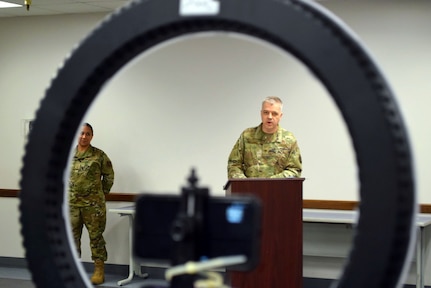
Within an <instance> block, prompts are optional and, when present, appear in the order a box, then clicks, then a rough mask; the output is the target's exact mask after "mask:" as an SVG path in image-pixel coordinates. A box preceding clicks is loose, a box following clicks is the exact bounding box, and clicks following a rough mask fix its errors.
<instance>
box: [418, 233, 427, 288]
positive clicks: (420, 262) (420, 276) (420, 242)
mask: <svg viewBox="0 0 431 288" xmlns="http://www.w3.org/2000/svg"><path fill="white" fill-rule="evenodd" d="M424 237H425V236H424V233H423V227H418V232H417V237H416V287H417V288H424V274H423V273H424V259H423V256H424V253H425V251H424V245H423V243H424V240H425V239H424Z"/></svg>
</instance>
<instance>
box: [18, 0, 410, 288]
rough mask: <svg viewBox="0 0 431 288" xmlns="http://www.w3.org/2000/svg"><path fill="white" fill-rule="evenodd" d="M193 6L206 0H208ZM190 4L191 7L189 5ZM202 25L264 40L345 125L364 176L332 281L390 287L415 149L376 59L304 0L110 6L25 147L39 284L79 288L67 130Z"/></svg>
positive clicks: (69, 64) (404, 236)
mask: <svg viewBox="0 0 431 288" xmlns="http://www.w3.org/2000/svg"><path fill="white" fill-rule="evenodd" d="M193 3H195V4H196V3H197V4H199V3H200V4H202V3H206V4H208V5H207V6H205V5H204V6H202V5H195V6H194V8H195V9H192V8H193V5H192V4H193ZM187 4H191V5H189V6H187ZM206 31H221V32H236V33H240V34H245V35H249V36H252V37H255V38H260V39H262V40H264V41H266V42H268V43H270V44H273V45H275V46H278V47H280V48H281V49H283V50H285V51H286V52H288V53H291V54H293V55H294V56H295V57H297V58H298V59H299V60H300V61H302V62H303V63H304V64H305V65H306V66H308V68H309V69H310V70H311V71H312V72H313V73H314V74H315V75H316V77H317V78H318V79H319V80H320V81H321V82H322V83H323V85H324V86H325V87H326V89H327V90H328V91H329V92H330V94H331V95H332V97H333V99H334V101H335V102H336V104H337V106H338V108H339V109H340V111H341V114H342V115H343V118H344V120H345V122H346V124H347V127H348V130H349V133H350V136H351V138H352V142H353V146H354V149H355V152H356V159H357V165H358V168H359V169H358V171H359V175H358V177H359V181H360V199H361V201H360V205H359V212H360V217H359V219H358V223H357V226H356V228H355V229H356V233H355V237H354V240H353V248H352V250H351V251H350V253H349V258H348V260H347V264H346V266H345V268H344V271H343V273H342V275H341V277H340V279H339V280H338V281H337V282H336V283H333V286H336V287H349V288H355V287H396V285H397V284H398V283H399V281H400V279H401V278H402V275H403V273H404V272H405V270H406V269H405V263H406V262H408V261H407V260H409V251H410V246H411V243H412V239H411V238H412V237H411V235H412V229H413V228H412V227H413V220H414V213H415V200H416V199H415V195H414V180H413V168H412V156H411V152H410V147H409V143H408V137H407V133H406V129H405V127H404V124H403V121H402V118H401V115H400V112H399V110H398V108H397V105H396V102H395V100H394V97H393V95H392V92H391V90H390V87H389V86H388V84H387V83H386V81H385V79H384V77H383V76H382V74H381V73H380V71H379V69H378V68H377V67H376V65H375V63H374V62H373V60H372V59H371V58H370V56H369V55H368V54H367V52H366V51H365V49H364V48H363V47H362V46H361V44H360V43H359V41H358V40H357V39H356V38H355V37H354V36H352V33H351V32H349V30H348V29H346V28H345V27H343V25H342V24H340V22H339V21H337V19H335V17H333V16H331V15H330V14H329V13H328V12H326V11H325V10H323V9H322V8H320V7H319V6H318V5H316V4H313V3H312V2H308V1H299V0H296V1H294V0H292V1H288V0H283V1H278V0H249V1H227V0H226V1H225V0H220V2H217V1H215V0H188V1H186V0H183V1H180V3H179V1H172V0H142V1H135V2H132V3H131V4H129V5H128V6H126V7H123V8H122V9H120V10H119V11H118V12H116V13H114V14H112V15H110V16H109V18H107V19H106V20H105V21H104V22H102V23H101V24H100V26H99V27H97V28H96V29H95V30H94V31H93V32H91V34H90V35H89V36H88V37H87V38H86V39H84V40H83V41H82V42H81V43H80V45H79V46H78V47H77V48H76V49H75V50H74V51H73V52H72V54H71V56H70V57H69V58H68V59H67V60H66V61H65V63H64V65H63V67H61V68H60V69H59V71H58V74H57V75H56V76H55V78H54V79H53V81H52V83H51V86H50V87H49V89H48V90H47V91H46V95H45V98H44V99H43V100H42V102H41V105H40V108H39V109H38V111H37V113H36V119H35V122H34V126H33V129H32V131H31V133H30V135H29V141H28V143H27V145H26V150H25V156H24V164H23V168H22V171H21V174H22V178H21V182H20V185H21V194H20V198H21V199H20V201H21V202H20V213H21V217H20V221H21V224H22V235H23V237H24V247H25V250H26V258H27V260H28V266H29V269H30V270H31V272H32V275H33V281H34V283H35V284H36V286H37V287H44V288H50V287H53V288H54V287H55V288H59V287H73V288H76V287H85V286H86V285H87V282H86V281H84V280H83V279H82V277H81V275H80V268H79V265H78V264H77V263H76V261H75V259H74V254H73V252H72V251H73V249H72V248H71V247H70V243H69V241H68V234H67V233H68V231H66V228H65V227H68V225H67V224H66V220H67V218H66V217H65V215H64V214H65V212H64V206H63V205H65V203H64V202H65V201H64V200H65V192H64V191H65V182H66V181H65V180H64V179H66V178H67V177H66V176H67V175H65V168H66V165H67V163H68V157H69V153H70V147H71V146H72V143H73V141H74V139H75V135H74V132H73V131H76V130H77V129H78V127H79V125H80V124H81V121H82V118H83V116H84V115H85V113H86V111H87V109H88V108H89V106H90V104H91V103H92V101H93V100H94V99H95V97H96V95H97V93H98V92H99V91H100V89H101V87H102V86H103V85H104V83H105V82H106V81H108V80H109V79H110V77H112V76H113V75H114V74H115V73H116V72H117V71H118V70H119V69H121V68H122V67H123V66H125V65H126V64H127V63H128V62H129V61H130V60H132V59H133V58H134V57H136V56H137V55H138V54H140V53H142V52H143V51H145V50H146V49H149V48H151V47H153V46H156V45H158V44H160V43H162V42H164V41H166V40H169V39H172V38H175V37H178V36H181V35H187V34H193V33H198V32H206Z"/></svg>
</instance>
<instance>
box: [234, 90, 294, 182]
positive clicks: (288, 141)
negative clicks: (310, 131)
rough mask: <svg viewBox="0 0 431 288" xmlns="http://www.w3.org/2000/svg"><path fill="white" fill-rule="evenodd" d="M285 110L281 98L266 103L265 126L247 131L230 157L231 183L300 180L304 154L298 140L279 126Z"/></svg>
mask: <svg viewBox="0 0 431 288" xmlns="http://www.w3.org/2000/svg"><path fill="white" fill-rule="evenodd" d="M282 109H283V103H282V101H281V99H280V98H278V97H267V98H265V99H264V100H263V102H262V110H261V111H260V115H261V118H262V123H261V124H260V125H259V126H257V127H253V128H248V129H246V130H244V131H243V132H242V133H241V135H240V137H239V139H238V141H237V142H236V143H235V145H234V147H233V149H232V151H231V153H230V155H229V159H228V167H227V171H228V178H229V179H232V178H249V177H250V178H287V177H300V176H301V171H302V160H301V152H300V150H299V147H298V143H297V141H296V138H295V136H294V135H293V134H292V133H291V132H289V131H287V130H285V129H283V128H281V127H280V126H279V121H280V119H281V117H282V116H283V113H282Z"/></svg>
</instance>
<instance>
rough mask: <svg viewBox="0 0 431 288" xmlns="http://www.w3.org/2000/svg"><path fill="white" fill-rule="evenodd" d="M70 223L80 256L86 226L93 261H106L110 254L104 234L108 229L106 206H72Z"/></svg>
mask: <svg viewBox="0 0 431 288" xmlns="http://www.w3.org/2000/svg"><path fill="white" fill-rule="evenodd" d="M69 209H70V221H71V225H72V233H73V238H74V240H75V247H76V250H77V252H78V255H79V256H80V257H81V235H82V228H83V226H84V225H85V227H86V228H87V231H88V235H89V237H90V249H91V259H92V260H93V261H95V260H97V259H99V260H102V261H106V260H107V259H108V252H107V251H106V242H105V239H104V238H103V232H104V231H105V227H106V206H105V205H95V206H87V207H76V206H70V207H69Z"/></svg>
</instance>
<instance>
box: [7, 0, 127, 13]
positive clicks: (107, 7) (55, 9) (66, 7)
mask: <svg viewBox="0 0 431 288" xmlns="http://www.w3.org/2000/svg"><path fill="white" fill-rule="evenodd" d="M5 1H7V2H10V3H15V4H21V5H23V4H24V0H5ZM31 2H32V4H31V5H30V9H29V10H28V11H27V9H26V7H25V6H23V7H17V8H5V9H0V17H21V16H40V15H59V14H74V13H101V12H102V13H110V12H112V11H114V10H115V9H117V8H119V7H121V6H123V5H125V4H126V3H127V2H129V0H32V1H31Z"/></svg>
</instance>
